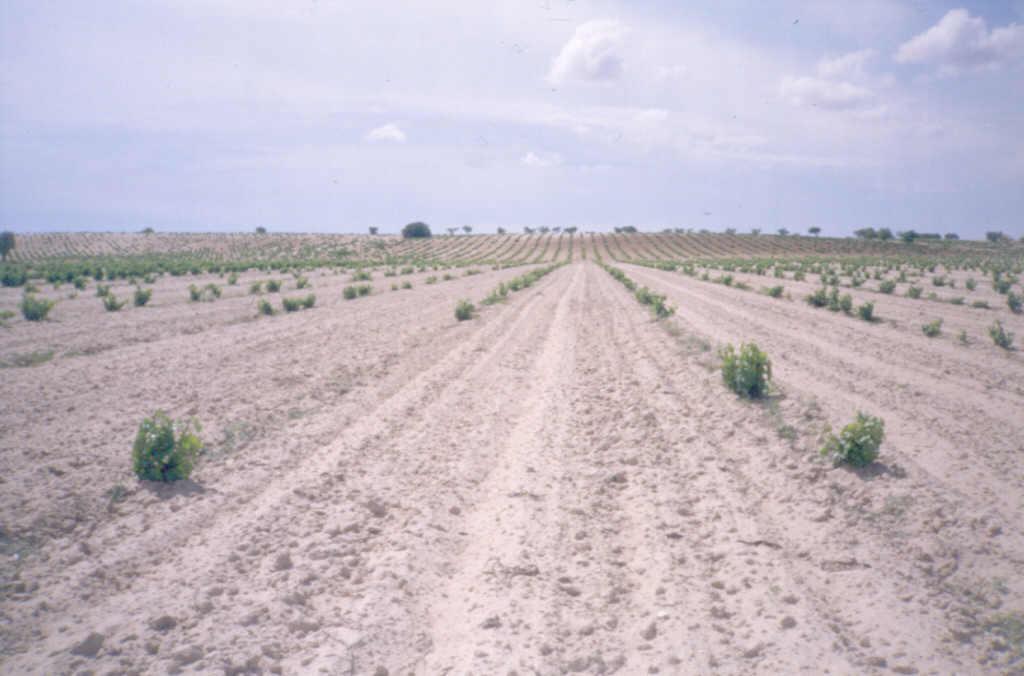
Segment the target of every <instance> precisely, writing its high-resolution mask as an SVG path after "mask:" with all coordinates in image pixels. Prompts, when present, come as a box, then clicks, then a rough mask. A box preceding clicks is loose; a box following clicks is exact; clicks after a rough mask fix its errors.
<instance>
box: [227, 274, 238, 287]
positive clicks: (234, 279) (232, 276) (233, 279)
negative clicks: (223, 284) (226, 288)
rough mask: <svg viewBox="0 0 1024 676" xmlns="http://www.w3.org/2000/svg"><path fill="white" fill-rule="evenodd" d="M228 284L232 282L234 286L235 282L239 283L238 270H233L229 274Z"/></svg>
mask: <svg viewBox="0 0 1024 676" xmlns="http://www.w3.org/2000/svg"><path fill="white" fill-rule="evenodd" d="M228 284H230V285H231V286H234V285H235V284H238V273H237V272H232V273H231V274H230V275H228Z"/></svg>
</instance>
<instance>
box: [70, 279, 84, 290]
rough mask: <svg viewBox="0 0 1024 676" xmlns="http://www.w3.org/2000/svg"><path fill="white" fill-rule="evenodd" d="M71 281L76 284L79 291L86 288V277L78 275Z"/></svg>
mask: <svg viewBox="0 0 1024 676" xmlns="http://www.w3.org/2000/svg"><path fill="white" fill-rule="evenodd" d="M71 283H72V284H74V285H75V288H76V289H78V290H79V291H84V290H85V277H82V276H77V277H75V278H74V279H72V280H71Z"/></svg>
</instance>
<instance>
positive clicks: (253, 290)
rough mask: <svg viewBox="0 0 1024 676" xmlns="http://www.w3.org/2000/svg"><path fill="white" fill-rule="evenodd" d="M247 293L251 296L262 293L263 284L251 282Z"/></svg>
mask: <svg viewBox="0 0 1024 676" xmlns="http://www.w3.org/2000/svg"><path fill="white" fill-rule="evenodd" d="M249 293H250V294H251V295H253V296H255V295H257V294H260V293H263V282H253V283H252V284H250V285H249Z"/></svg>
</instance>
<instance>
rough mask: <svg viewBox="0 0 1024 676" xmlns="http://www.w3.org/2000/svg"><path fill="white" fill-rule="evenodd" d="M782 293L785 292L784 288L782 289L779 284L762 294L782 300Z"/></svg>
mask: <svg viewBox="0 0 1024 676" xmlns="http://www.w3.org/2000/svg"><path fill="white" fill-rule="evenodd" d="M783 291H785V288H783V286H782V285H781V284H780V285H778V286H772V287H769V288H767V289H765V290H764V292H765V293H766V294H768V295H769V296H771V297H772V298H782V292H783Z"/></svg>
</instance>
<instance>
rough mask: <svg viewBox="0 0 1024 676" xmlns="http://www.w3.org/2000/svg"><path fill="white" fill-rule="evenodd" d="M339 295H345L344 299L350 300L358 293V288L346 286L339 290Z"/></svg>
mask: <svg viewBox="0 0 1024 676" xmlns="http://www.w3.org/2000/svg"><path fill="white" fill-rule="evenodd" d="M341 295H342V296H344V297H345V300H352V299H354V298H356V297H357V296H358V295H359V289H357V288H356V287H354V286H346V287H345V288H344V289H342V290H341Z"/></svg>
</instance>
